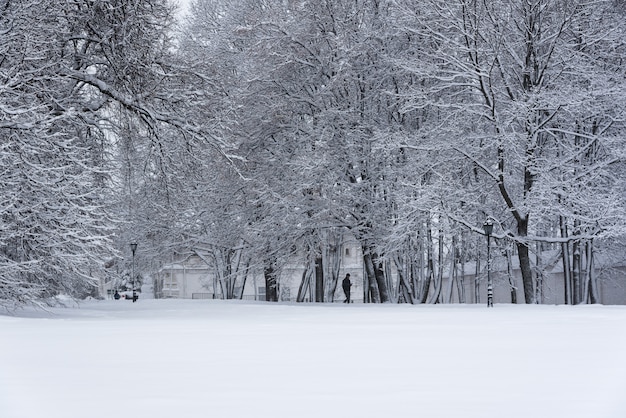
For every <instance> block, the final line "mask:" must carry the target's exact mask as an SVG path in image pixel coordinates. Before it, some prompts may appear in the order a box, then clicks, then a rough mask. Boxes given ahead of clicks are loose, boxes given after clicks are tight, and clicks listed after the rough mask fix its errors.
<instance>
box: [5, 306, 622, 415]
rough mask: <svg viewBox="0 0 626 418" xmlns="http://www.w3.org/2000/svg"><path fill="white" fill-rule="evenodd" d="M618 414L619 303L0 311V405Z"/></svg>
mask: <svg viewBox="0 0 626 418" xmlns="http://www.w3.org/2000/svg"><path fill="white" fill-rule="evenodd" d="M339 416H341V417H428V418H432V417H442V418H443V417H446V418H450V417H463V418H468V417H501V418H516V417H533V418H537V417H568V418H577V417H580V418H609V417H610V418H624V417H626V307H609V306H581V307H569V306H511V305H496V306H495V308H493V309H487V308H486V307H484V306H475V305H465V306H463V305H437V306H408V305H384V306H381V305H356V304H355V305H350V306H347V305H343V304H336V305H295V304H266V303H252V302H248V303H245V302H224V301H190V300H180V301H176V300H161V301H159V300H139V302H137V303H132V302H129V301H100V302H98V301H92V302H87V303H84V304H81V306H80V308H79V309H76V308H67V309H60V308H59V309H52V310H51V311H50V312H48V313H46V312H41V311H39V312H37V311H32V310H26V311H19V312H17V313H14V314H13V316H8V315H0V417H2V418H100V417H107V418H108V417H115V418H126V417H134V418H144V417H145V418H196V417H202V418H204V417H218V418H222V417H242V418H254V417H278V418H283V417H285V418H286V417H289V418H301V417H339Z"/></svg>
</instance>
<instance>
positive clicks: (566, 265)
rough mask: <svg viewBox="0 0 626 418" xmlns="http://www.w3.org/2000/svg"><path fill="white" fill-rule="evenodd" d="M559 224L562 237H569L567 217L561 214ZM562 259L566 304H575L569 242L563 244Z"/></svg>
mask: <svg viewBox="0 0 626 418" xmlns="http://www.w3.org/2000/svg"><path fill="white" fill-rule="evenodd" d="M559 225H560V227H561V237H562V238H567V236H568V233H567V223H566V221H565V218H564V217H563V216H559ZM561 259H562V260H563V286H564V290H565V294H564V297H565V304H566V305H573V304H574V297H573V290H572V287H573V286H572V275H571V271H572V267H571V265H570V255H569V243H568V242H563V243H562V244H561Z"/></svg>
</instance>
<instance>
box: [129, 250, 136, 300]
mask: <svg viewBox="0 0 626 418" xmlns="http://www.w3.org/2000/svg"><path fill="white" fill-rule="evenodd" d="M130 250H131V251H132V252H133V271H132V274H133V277H132V280H131V283H132V286H133V303H135V302H136V301H137V297H136V296H135V251H137V243H134V242H133V243H131V244H130Z"/></svg>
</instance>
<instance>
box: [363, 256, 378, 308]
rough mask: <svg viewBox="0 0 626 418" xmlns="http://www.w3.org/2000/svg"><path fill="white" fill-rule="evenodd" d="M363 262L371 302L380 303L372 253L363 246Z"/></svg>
mask: <svg viewBox="0 0 626 418" xmlns="http://www.w3.org/2000/svg"><path fill="white" fill-rule="evenodd" d="M363 263H364V265H365V274H366V275H367V284H368V286H369V297H370V298H371V302H372V303H380V293H379V292H378V282H377V280H376V268H375V267H374V261H373V260H372V254H370V253H369V249H367V248H365V247H364V248H363Z"/></svg>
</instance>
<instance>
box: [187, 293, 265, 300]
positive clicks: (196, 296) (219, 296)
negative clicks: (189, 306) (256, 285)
mask: <svg viewBox="0 0 626 418" xmlns="http://www.w3.org/2000/svg"><path fill="white" fill-rule="evenodd" d="M191 299H224V298H223V297H222V294H221V293H192V294H191ZM241 299H242V300H265V295H258V296H254V295H243V297H242V298H241Z"/></svg>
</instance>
